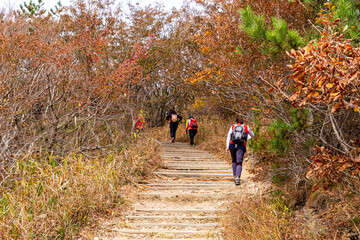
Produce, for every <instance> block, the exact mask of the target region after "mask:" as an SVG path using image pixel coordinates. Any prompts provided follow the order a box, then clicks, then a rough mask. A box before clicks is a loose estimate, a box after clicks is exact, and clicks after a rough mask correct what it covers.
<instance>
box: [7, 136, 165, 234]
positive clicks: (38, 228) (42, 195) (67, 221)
mask: <svg viewBox="0 0 360 240" xmlns="http://www.w3.org/2000/svg"><path fill="white" fill-rule="evenodd" d="M158 146H159V145H158V144H157V143H156V141H154V140H153V139H151V138H147V137H145V136H141V137H139V138H138V139H137V140H135V141H134V142H131V143H129V144H128V146H127V147H126V148H123V149H122V150H121V152H120V153H117V152H114V153H111V154H109V155H108V156H107V157H98V158H89V157H87V156H86V155H84V154H70V155H68V156H66V157H58V156H55V155H49V156H48V157H47V158H40V159H39V158H38V157H37V156H36V155H33V156H32V157H29V156H28V157H24V158H21V159H18V161H17V162H16V165H15V166H14V168H13V169H11V170H10V172H11V175H8V178H7V179H6V180H5V181H3V182H2V184H1V186H0V192H1V195H0V238H1V239H43V238H49V239H73V238H75V237H76V236H77V234H78V233H79V230H80V228H81V227H83V226H84V225H87V224H89V223H93V222H94V221H96V216H97V215H99V214H101V215H103V216H106V215H109V214H111V215H120V214H121V212H122V209H123V208H124V207H126V203H127V202H128V200H127V198H128V195H129V192H131V189H129V188H128V187H127V186H129V184H131V185H132V186H134V185H136V184H137V182H138V181H141V180H143V179H145V178H147V177H149V176H150V175H151V172H152V171H153V170H154V169H156V168H157V167H159V165H160V163H161V160H160V157H159V155H158Z"/></svg>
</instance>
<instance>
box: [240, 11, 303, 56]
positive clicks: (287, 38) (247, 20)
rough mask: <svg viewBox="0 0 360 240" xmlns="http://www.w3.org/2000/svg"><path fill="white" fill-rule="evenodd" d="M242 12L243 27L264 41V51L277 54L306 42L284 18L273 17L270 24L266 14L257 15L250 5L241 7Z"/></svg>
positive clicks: (250, 34)
mask: <svg viewBox="0 0 360 240" xmlns="http://www.w3.org/2000/svg"><path fill="white" fill-rule="evenodd" d="M240 14H241V17H242V20H243V23H242V24H241V28H242V29H243V30H244V31H245V33H247V34H248V35H249V36H251V37H252V38H254V39H255V40H258V41H260V42H261V43H262V46H263V49H262V50H263V51H264V53H267V54H276V53H279V52H282V51H284V50H291V49H294V48H297V47H299V46H303V45H304V44H305V41H304V39H303V38H302V37H301V36H300V33H299V32H298V31H296V30H293V29H289V28H288V24H287V22H286V21H285V20H284V19H281V18H277V17H272V18H271V26H268V25H267V24H266V22H265V18H264V16H263V15H256V14H255V13H254V11H253V10H252V9H251V7H250V6H249V5H247V6H246V7H245V8H244V9H241V10H240Z"/></svg>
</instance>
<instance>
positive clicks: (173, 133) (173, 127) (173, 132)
mask: <svg viewBox="0 0 360 240" xmlns="http://www.w3.org/2000/svg"><path fill="white" fill-rule="evenodd" d="M177 127H178V124H172V123H170V136H171V138H174V139H175V136H176V129H177Z"/></svg>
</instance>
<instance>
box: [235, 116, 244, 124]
mask: <svg viewBox="0 0 360 240" xmlns="http://www.w3.org/2000/svg"><path fill="white" fill-rule="evenodd" d="M235 121H236V123H240V124H243V123H244V120H243V119H242V118H241V117H237V118H236V120H235Z"/></svg>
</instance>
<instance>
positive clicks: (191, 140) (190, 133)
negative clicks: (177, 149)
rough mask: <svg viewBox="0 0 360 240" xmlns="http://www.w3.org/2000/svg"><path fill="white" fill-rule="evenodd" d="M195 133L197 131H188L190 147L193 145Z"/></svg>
mask: <svg viewBox="0 0 360 240" xmlns="http://www.w3.org/2000/svg"><path fill="white" fill-rule="evenodd" d="M196 133H197V129H189V136H190V145H194V137H195V135H196Z"/></svg>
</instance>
